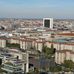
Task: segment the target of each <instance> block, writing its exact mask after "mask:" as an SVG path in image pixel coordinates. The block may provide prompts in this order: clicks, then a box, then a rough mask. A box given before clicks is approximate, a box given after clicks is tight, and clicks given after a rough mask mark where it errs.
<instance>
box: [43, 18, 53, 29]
mask: <svg viewBox="0 0 74 74" xmlns="http://www.w3.org/2000/svg"><path fill="white" fill-rule="evenodd" d="M43 27H47V28H50V29H53V18H43Z"/></svg>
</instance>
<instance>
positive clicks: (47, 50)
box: [42, 44, 55, 58]
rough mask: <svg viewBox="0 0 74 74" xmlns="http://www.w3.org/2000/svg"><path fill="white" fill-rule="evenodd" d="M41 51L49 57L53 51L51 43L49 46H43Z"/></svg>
mask: <svg viewBox="0 0 74 74" xmlns="http://www.w3.org/2000/svg"><path fill="white" fill-rule="evenodd" d="M42 52H43V53H44V54H45V56H46V57H48V58H50V57H51V56H52V55H54V53H55V50H54V47H53V44H52V45H51V48H49V47H47V46H43V49H42Z"/></svg>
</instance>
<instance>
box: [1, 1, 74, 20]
mask: <svg viewBox="0 0 74 74" xmlns="http://www.w3.org/2000/svg"><path fill="white" fill-rule="evenodd" d="M73 7H74V0H0V18H44V17H52V18H67V19H68V18H73V19H74V9H73Z"/></svg>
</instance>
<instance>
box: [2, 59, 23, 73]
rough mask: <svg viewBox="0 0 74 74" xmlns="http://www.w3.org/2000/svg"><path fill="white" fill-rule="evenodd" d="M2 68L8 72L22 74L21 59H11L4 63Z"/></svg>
mask: <svg viewBox="0 0 74 74" xmlns="http://www.w3.org/2000/svg"><path fill="white" fill-rule="evenodd" d="M2 70H4V71H6V73H7V74H22V72H23V70H22V62H21V61H20V60H19V59H18V60H17V59H16V60H15V59H14V60H11V61H10V62H6V63H5V64H3V67H2Z"/></svg>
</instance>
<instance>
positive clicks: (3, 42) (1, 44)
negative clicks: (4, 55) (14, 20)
mask: <svg viewBox="0 0 74 74" xmlns="http://www.w3.org/2000/svg"><path fill="white" fill-rule="evenodd" d="M0 47H2V48H4V47H6V39H5V38H3V37H0Z"/></svg>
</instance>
